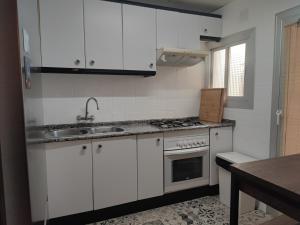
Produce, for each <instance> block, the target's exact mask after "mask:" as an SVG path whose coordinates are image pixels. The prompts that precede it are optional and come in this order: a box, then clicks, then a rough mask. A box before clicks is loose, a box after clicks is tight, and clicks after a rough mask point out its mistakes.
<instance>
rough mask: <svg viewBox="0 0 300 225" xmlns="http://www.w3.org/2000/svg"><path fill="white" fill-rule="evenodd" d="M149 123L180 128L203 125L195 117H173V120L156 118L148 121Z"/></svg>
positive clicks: (162, 126)
mask: <svg viewBox="0 0 300 225" xmlns="http://www.w3.org/2000/svg"><path fill="white" fill-rule="evenodd" d="M150 124H151V125H153V126H156V127H159V128H164V129H167V128H178V127H179V128H180V127H193V126H204V125H203V124H202V123H200V122H199V121H198V120H197V119H180V120H178V119H175V120H156V121H152V122H150Z"/></svg>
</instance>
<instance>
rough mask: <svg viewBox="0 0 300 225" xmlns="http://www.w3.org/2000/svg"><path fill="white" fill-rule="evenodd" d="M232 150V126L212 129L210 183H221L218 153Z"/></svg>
mask: <svg viewBox="0 0 300 225" xmlns="http://www.w3.org/2000/svg"><path fill="white" fill-rule="evenodd" d="M232 151H233V146H232V127H221V128H214V129H210V182H209V184H210V185H216V184H218V183H219V173H218V165H217V164H216V155H217V154H218V153H223V152H232Z"/></svg>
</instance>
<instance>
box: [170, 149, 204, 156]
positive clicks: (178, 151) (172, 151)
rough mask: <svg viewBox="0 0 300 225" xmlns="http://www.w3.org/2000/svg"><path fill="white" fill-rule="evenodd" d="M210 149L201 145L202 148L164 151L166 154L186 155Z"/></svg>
mask: <svg viewBox="0 0 300 225" xmlns="http://www.w3.org/2000/svg"><path fill="white" fill-rule="evenodd" d="M208 151H209V147H201V148H193V149H188V150H171V151H164V155H165V156H174V155H186V154H193V153H201V152H208Z"/></svg>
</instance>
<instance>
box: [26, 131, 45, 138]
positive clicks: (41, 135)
mask: <svg viewBox="0 0 300 225" xmlns="http://www.w3.org/2000/svg"><path fill="white" fill-rule="evenodd" d="M27 137H28V138H29V139H43V138H45V137H46V132H45V131H43V130H37V131H29V132H28V134H27Z"/></svg>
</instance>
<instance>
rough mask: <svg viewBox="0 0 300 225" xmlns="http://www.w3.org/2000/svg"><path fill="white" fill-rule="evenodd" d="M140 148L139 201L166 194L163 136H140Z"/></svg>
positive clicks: (138, 143) (138, 141)
mask: <svg viewBox="0 0 300 225" xmlns="http://www.w3.org/2000/svg"><path fill="white" fill-rule="evenodd" d="M137 146H138V147H137V148H138V199H139V200H141V199H146V198H151V197H156V196H160V195H163V193H164V168H163V166H164V161H163V158H164V152H163V134H147V135H139V136H138V140H137Z"/></svg>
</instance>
